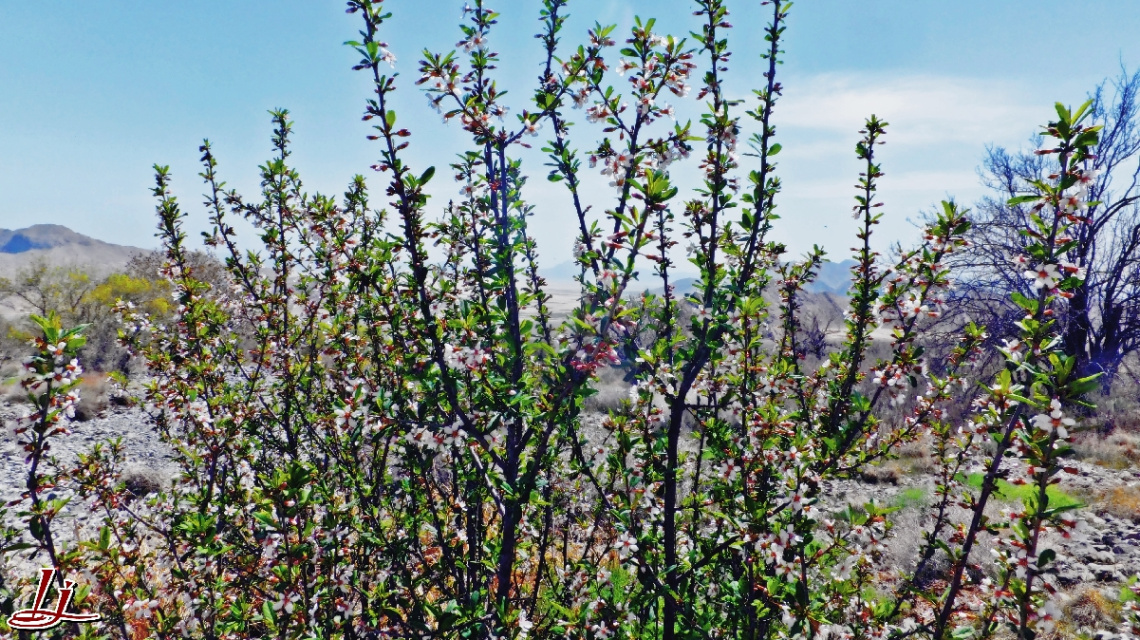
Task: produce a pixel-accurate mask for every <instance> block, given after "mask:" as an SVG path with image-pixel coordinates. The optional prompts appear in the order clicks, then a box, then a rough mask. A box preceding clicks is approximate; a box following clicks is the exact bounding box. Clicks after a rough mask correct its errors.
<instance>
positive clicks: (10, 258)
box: [0, 224, 146, 278]
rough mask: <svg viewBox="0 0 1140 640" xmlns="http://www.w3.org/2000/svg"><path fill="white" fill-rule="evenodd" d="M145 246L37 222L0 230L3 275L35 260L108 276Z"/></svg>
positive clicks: (1, 271) (0, 275) (0, 270)
mask: <svg viewBox="0 0 1140 640" xmlns="http://www.w3.org/2000/svg"><path fill="white" fill-rule="evenodd" d="M145 252H146V249H140V248H138V247H128V246H123V245H119V244H111V243H109V242H103V241H102V240H96V239H95V238H92V237H90V236H85V235H83V234H81V233H76V232H75V231H72V230H71V229H68V228H67V227H65V226H62V225H58V224H37V225H32V226H30V227H27V228H24V229H0V277H9V278H10V277H12V276H13V275H15V274H16V273H17V272H19V270H20V269H22V268H24V267H26V266H28V265H30V264H32V263H33V262H34V261H36V260H41V259H42V260H46V261H47V262H48V263H50V264H54V265H68V266H70V265H74V266H81V267H84V268H86V269H88V270H90V271H91V272H92V275H105V274H107V273H110V272H112V271H117V270H119V269H122V268H123V267H125V266H126V264H127V262H128V261H129V260H130V259H131V257H132V256H134V255H136V254H139V253H145Z"/></svg>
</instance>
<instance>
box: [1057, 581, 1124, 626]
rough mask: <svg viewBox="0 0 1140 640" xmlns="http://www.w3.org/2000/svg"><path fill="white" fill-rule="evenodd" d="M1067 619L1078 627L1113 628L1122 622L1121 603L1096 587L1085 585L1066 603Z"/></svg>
mask: <svg viewBox="0 0 1140 640" xmlns="http://www.w3.org/2000/svg"><path fill="white" fill-rule="evenodd" d="M1064 612H1065V621H1066V622H1068V623H1069V624H1070V625H1072V626H1074V627H1076V628H1077V629H1085V630H1088V631H1092V630H1095V629H1113V628H1116V626H1117V625H1118V624H1119V622H1120V603H1119V602H1117V601H1115V600H1112V599H1111V598H1109V597H1108V596H1106V595H1104V593H1102V592H1101V591H1099V590H1098V589H1096V588H1094V587H1085V588H1083V589H1081V590H1080V591H1078V592H1077V594H1076V595H1075V596H1074V597H1073V599H1072V600H1070V601H1069V602H1068V604H1066V605H1065V608H1064Z"/></svg>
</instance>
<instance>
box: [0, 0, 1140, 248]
mask: <svg viewBox="0 0 1140 640" xmlns="http://www.w3.org/2000/svg"><path fill="white" fill-rule="evenodd" d="M537 5H538V3H537V2H534V1H533V0H530V1H524V0H501V1H500V3H499V4H496V5H492V6H494V7H495V8H496V9H497V10H501V11H503V12H504V14H505V15H504V18H503V22H502V24H501V26H500V27H499V29H498V31H497V33H493V34H492V44H493V46H494V48H495V49H496V50H497V51H499V52H500V54H502V58H503V63H502V64H501V72H502V76H501V77H502V78H503V80H502V84H503V85H504V86H505V87H506V88H507V89H509V90H512V89H513V90H514V93H515V95H516V96H517V97H519V98H524V97H525V96H527V95H528V93H529V86H530V85H529V84H528V83H530V82H531V81H532V80H533V78H534V76H535V75H536V71H537V60H538V58H537V53H538V42H537V41H536V40H534V39H533V38H531V37H530V35H531V34H533V33H534V31H535V30H536V27H537V24H538V23H537V21H536V18H537ZM758 5H759V2H758V1H755V0H752V1H749V2H736V3H731V2H730V4H729V6H730V7H738V8H739V9H738V10H737V9H734V12H733V15H732V17H731V21H732V23H733V24H734V26H735V28H734V29H733V30H732V31H731V32H730V37H731V38H732V43H733V50H734V51H736V53H735V54H734V57H733V59H732V62H731V65H732V72H731V75H730V85H729V86H730V89H731V90H732V91H734V92H736V93H737V94H738V95H741V96H745V95H747V93H748V88H749V87H750V86H751V85H753V84H756V83H758V82H759V80H760V78H759V71H758V69H759V60H758V58H757V53H758V47H759V45H760V42H759V40H758V38H759V35H760V30H761V28H762V26H763V22H764V21H765V20H766V16H765V15H764V14H762V13H761V12H760V8H759V6H758ZM389 6H390V8H391V10H392V11H394V12H395V14H396V16H395V17H394V18H393V20H392V21H391V22H390V24H389V27H390V29H389V31H388V33H386V34H385V38H386V39H387V40H388V42H389V44H390V45H391V47H390V48H391V49H392V50H393V51H394V53H395V54H396V55H397V56H398V62H397V64H396V68H397V69H396V70H397V71H400V72H401V73H402V74H403V76H402V83H401V87H402V91H401V95H400V98H399V103H398V105H399V108H398V110H399V111H400V114H401V115H400V117H401V122H402V123H404V124H407V125H408V126H409V127H410V128H411V129H412V131H413V134H414V135H413V138H412V147H411V155H410V156H409V159H410V160H411V162H412V163H413V165H414V166H421V167H424V166H427V165H428V164H435V165H437V166H439V167H441V168H442V167H443V166H444V165H446V164H447V163H448V162H450V161H451V160H452V158H453V157H454V156H453V155H451V154H453V153H454V152H458V151H459V150H461V149H462V148H463V147H462V138H461V132H460V131H459V130H458V129H457V128H454V127H453V128H450V129H449V128H448V127H445V126H444V125H443V124H442V123H441V122H440V119H439V118H438V116H436V114H434V112H431V111H429V110H427V109H426V107H425V101H424V99H423V96H421V95H419V91H418V89H417V88H416V87H415V86H414V85H413V82H412V81H413V80H414V79H415V77H416V76H417V74H416V62H417V61H418V59H419V51H420V50H421V49H422V48H424V47H428V48H431V49H433V50H437V51H439V50H449V49H450V48H452V47H453V46H454V43H455V42H456V41H457V40H458V39H459V31H458V29H457V27H456V23H457V22H458V20H459V16H460V11H461V8H462V6H463V3H462V0H460V1H453V0H418V1H417V2H407V1H404V0H389ZM570 13H571V16H572V18H571V21H570V23H569V25H568V28H567V30H566V32H565V33H564V38H563V41H564V43H565V44H566V45H570V44H576V43H577V42H579V41H582V40H583V39H584V38H585V30H586V28H587V27H589V26H590V25H592V23H593V21H594V20H599V21H601V22H603V23H617V24H618V25H619V31H618V33H619V34H620V33H624V31H625V30H627V29H628V27H629V25H630V24H631V23H632V19H633V16H634V15H641V16H643V17H649V16H658V17H659V18H660V20H659V25H658V29H657V30H658V31H660V32H666V33H678V34H681V33H686V32H687V31H689V30H690V29H691V28H692V26H693V22H692V20H693V19H694V18H692V16H691V5H690V4H689V3H685V2H679V1H673V0H668V1H661V2H649V1H647V0H625V1H618V0H572V1H571V4H570ZM357 20H358V19H357V18H356V17H355V16H350V15H346V14H345V13H344V11H343V3H341V2H339V1H332V0H329V1H325V0H320V1H315V0H272V1H270V0H243V1H241V2H226V1H221V0H213V1H207V0H197V1H194V2H180V3H172V2H149V3H140V2H127V1H126V0H102V1H100V2H90V3H51V4H48V3H38V2H14V1H8V2H3V3H0V227H3V228H17V227H23V226H28V225H31V224H35V223H39V222H50V223H59V224H65V225H67V226H69V227H71V228H73V229H75V230H77V231H79V232H81V233H85V234H88V235H91V236H95V237H97V238H100V239H103V240H107V241H110V242H116V243H121V244H130V245H137V246H144V247H153V246H156V243H157V241H156V240H155V238H154V220H155V219H154V202H153V200H152V198H151V196H150V194H149V191H148V189H149V188H150V187H151V186H152V182H153V178H152V170H151V165H152V164H154V163H156V162H157V163H161V164H169V165H171V169H172V172H173V174H174V177H175V187H176V192H177V194H178V195H179V196H180V199H181V200H182V202H183V205H184V207H185V208H186V209H187V211H189V212H190V214H191V221H190V222H189V223H188V229H189V230H191V231H199V230H202V229H204V228H205V225H204V219H205V214H204V210H203V209H202V208H201V206H200V205H199V202H200V200H201V197H200V194H201V193H202V192H203V189H202V186H201V183H200V180H199V179H198V177H197V173H198V171H199V165H198V152H197V148H198V145H199V143H200V142H201V139H202V138H204V137H208V138H209V139H210V140H211V142H212V143H213V144H214V147H215V151H216V154H217V156H218V158H219V161H220V162H221V171H222V174H223V176H224V177H225V179H226V180H227V181H228V182H229V183H230V185H231V186H233V187H236V188H238V189H239V191H242V192H244V193H246V194H247V196H253V195H254V194H255V193H256V191H257V184H258V180H257V165H258V164H259V163H260V162H262V161H264V160H265V159H266V158H267V157H268V154H269V135H270V125H269V119H268V115H267V113H266V112H267V110H268V109H270V108H273V107H286V108H289V109H290V110H291V112H292V114H293V117H294V119H295V122H296V125H295V132H296V133H295V137H294V142H295V145H294V151H295V155H294V156H293V160H294V163H295V165H296V166H297V167H298V168H299V170H300V171H301V174H302V177H303V178H304V180H305V182H306V185H307V186H308V187H309V189H310V190H311V191H321V192H326V193H340V192H341V191H343V189H344V186H345V185H346V184H347V183H348V180H349V178H350V177H351V176H352V175H353V174H356V173H365V174H366V175H368V174H370V173H371V172H369V171H368V169H367V167H368V166H369V165H370V164H372V163H373V162H375V160H376V157H377V151H378V150H377V148H376V147H375V143H370V142H368V141H367V140H365V137H364V136H365V135H366V134H367V133H368V130H367V125H366V124H365V123H362V122H361V121H360V114H361V111H362V104H363V100H364V99H365V98H366V97H367V95H368V91H369V86H368V84H367V79H366V77H365V76H364V74H361V73H354V72H352V71H351V69H350V67H351V65H352V64H353V63H354V62H355V56H354V54H353V53H352V52H351V51H350V50H349V49H348V48H347V47H344V46H342V44H341V43H342V42H344V41H345V40H348V39H350V38H352V37H354V35H355V32H356V29H357V28H358V25H357ZM1138 28H1140V2H1136V1H1135V0H1099V1H1092V0H1089V1H1087V2H1081V3H1073V2H1061V1H1054V0H1005V1H1003V2H993V1H992V0H955V1H953V2H950V1H946V0H940V1H934V0H864V1H857V0H801V1H800V2H797V3H796V4H795V6H794V7H793V9H792V12H791V19H790V22H789V28H788V32H787V40H786V45H785V50H786V59H787V64H785V65H784V66H783V67H782V68H781V71H780V73H781V74H782V77H781V80H782V82H783V83H784V85H785V87H786V92H785V98H784V100H783V102H782V103H781V104H780V107H779V108H778V111H777V116H776V121H777V124H778V126H779V137H780V141H781V142H782V144H783V146H784V149H785V151H784V152H783V153H782V154H781V156H780V161H781V165H780V169H779V170H780V174H781V175H782V177H783V178H784V181H785V191H784V193H783V195H782V200H781V201H780V202H781V204H780V213H781V214H782V215H783V220H782V221H781V222H780V223H779V227H778V231H777V237H779V238H780V239H781V240H783V241H785V242H787V243H788V244H789V246H790V247H791V248H792V249H793V250H795V251H797V252H798V251H802V250H805V249H807V248H809V247H810V246H811V244H813V243H816V242H818V243H822V244H824V245H825V246H826V247H827V248H828V249H829V251H830V252H832V254H833V257H834V258H835V259H841V258H842V257H844V256H843V254H845V253H846V249H847V247H848V246H850V244H851V240H852V235H851V233H852V231H853V226H852V225H853V222H852V221H851V219H850V216H849V215H848V214H849V212H850V209H851V204H852V200H851V197H852V195H853V189H852V185H853V184H854V181H855V179H856V174H857V172H858V171H859V165H858V163H857V161H856V160H855V159H854V153H853V149H854V143H855V141H856V139H857V136H858V134H857V133H856V132H857V130H858V129H859V127H860V125H861V123H862V120H863V118H864V117H865V116H867V115H869V114H871V113H875V114H877V115H879V116H880V117H881V118H883V119H885V120H887V121H889V122H890V123H891V125H892V126H891V127H890V130H889V134H888V136H887V140H888V144H887V146H885V147H884V148H883V151H882V156H881V157H882V161H883V168H884V171H885V173H886V177H885V178H884V179H883V181H882V190H881V196H882V199H883V201H884V202H886V204H887V206H886V208H885V209H884V211H885V212H886V213H887V216H888V223H887V224H885V225H884V226H883V227H882V230H881V236H880V246H884V245H885V243H886V241H887V240H893V239H904V240H906V239H909V238H912V237H913V235H914V231H913V228H912V227H911V226H910V225H909V224H908V223H907V222H906V220H907V218H908V217H913V216H914V215H915V214H916V213H917V212H918V211H919V210H921V209H924V208H929V207H931V206H932V205H934V204H935V203H937V202H938V201H939V200H941V199H943V198H945V197H947V196H954V197H956V198H957V199H958V200H959V201H962V202H964V203H969V202H972V201H973V200H975V199H976V198H978V197H979V196H981V195H982V193H983V192H982V191H981V188H980V186H979V185H978V180H977V176H976V173H975V170H976V167H977V165H978V164H979V161H980V159H981V157H982V154H983V152H984V148H985V145H986V144H987V143H997V144H1002V145H1007V146H1017V145H1021V144H1027V142H1028V139H1029V136H1030V135H1031V134H1032V133H1033V132H1034V131H1035V130H1036V127H1037V125H1039V124H1043V123H1044V122H1045V121H1046V120H1048V118H1049V117H1050V115H1051V114H1052V103H1053V102H1054V101H1057V100H1060V101H1064V102H1067V103H1079V102H1081V101H1082V100H1083V98H1084V95H1085V94H1086V93H1087V92H1088V91H1090V90H1091V89H1092V88H1093V87H1094V86H1095V85H1096V84H1097V83H1098V82H1099V81H1101V80H1102V79H1104V78H1105V77H1106V76H1110V75H1113V74H1115V73H1117V72H1118V71H1119V68H1120V65H1121V64H1124V65H1126V66H1127V67H1128V68H1130V69H1132V68H1135V67H1136V66H1140V41H1138V40H1137V38H1136V37H1135V34H1136V32H1137V29H1138ZM524 36H525V37H524ZM615 82H618V79H615ZM508 100H509V98H508ZM514 104H515V106H514V109H513V111H514V112H516V113H517V112H518V111H520V110H521V109H522V108H524V107H525V106H526V105H525V104H523V103H522V102H521V100H520V101H519V102H516V103H514ZM572 119H575V120H579V121H581V120H584V117H583V116H582V115H581V113H580V112H573V115H572ZM589 142H590V141H588V140H584V141H583V142H581V143H580V146H582V147H584V146H586V145H587V144H588V143H589ZM527 159H528V161H530V162H531V164H530V166H531V171H530V175H531V176H532V177H533V178H535V180H533V181H532V183H531V184H532V185H533V188H532V189H531V190H530V192H529V198H530V200H531V201H532V202H534V203H536V204H537V205H539V213H538V215H537V216H536V219H535V223H534V229H535V234H536V236H537V237H538V240H539V243H540V249H541V251H542V252H543V254H544V255H545V256H546V257H547V259H548V263H552V262H560V261H562V260H565V259H567V258H568V256H569V251H570V243H569V242H568V241H567V240H566V238H567V237H568V233H569V232H570V230H572V229H573V221H572V220H571V219H570V218H569V217H568V216H567V215H566V214H567V213H568V210H567V208H566V206H565V204H564V199H563V198H562V197H561V196H562V192H561V191H559V188H558V187H557V186H556V185H549V184H547V183H546V181H545V180H543V179H542V176H543V175H545V171H544V170H543V168H541V166H540V164H539V163H540V162H541V159H540V158H537V157H535V158H531V157H528V158H527ZM535 160H538V162H535ZM694 168H695V167H694ZM446 176H448V172H441V173H440V174H439V177H437V179H436V181H435V184H434V185H433V186H434V187H435V189H436V198H435V199H434V201H433V204H435V205H436V206H442V205H443V204H445V202H446V198H448V197H450V194H453V193H455V189H454V186H453V185H451V184H449V183H448V182H447V180H446V179H444V178H446ZM371 182H372V184H373V185H374V189H376V187H379V186H380V183H379V182H378V181H377V180H375V179H374V178H373V179H372V180H371ZM381 194H382V190H380V189H376V190H375V200H374V201H375V202H376V203H379V202H380V200H381V197H380V196H381Z"/></svg>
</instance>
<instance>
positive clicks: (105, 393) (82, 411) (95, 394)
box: [75, 373, 114, 422]
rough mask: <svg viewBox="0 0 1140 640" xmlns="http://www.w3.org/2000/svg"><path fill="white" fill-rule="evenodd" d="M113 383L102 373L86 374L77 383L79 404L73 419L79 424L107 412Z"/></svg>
mask: <svg viewBox="0 0 1140 640" xmlns="http://www.w3.org/2000/svg"><path fill="white" fill-rule="evenodd" d="M113 388H114V381H113V380H111V378H110V377H109V376H108V375H107V374H104V373H87V374H84V375H83V377H82V378H80V381H79V403H78V404H76V406H75V419H76V420H79V421H80V422H84V421H86V420H91V419H92V418H96V417H98V416H99V414H100V413H102V412H104V411H106V410H107V405H108V404H109V403H110V400H109V398H110V395H111V390H112V389H113Z"/></svg>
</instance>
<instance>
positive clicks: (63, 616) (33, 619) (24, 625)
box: [8, 569, 99, 631]
mask: <svg viewBox="0 0 1140 640" xmlns="http://www.w3.org/2000/svg"><path fill="white" fill-rule="evenodd" d="M54 577H55V569H40V587H39V589H38V590H37V591H36V601H35V603H33V604H32V608H31V609H20V610H19V611H17V612H15V613H13V614H12V615H10V616H8V626H9V627H11V628H13V629H21V630H25V631H38V630H43V629H51V628H52V627H54V626H56V625H58V624H60V623H61V622H95V621H96V620H99V614H97V613H72V612H70V611H68V610H67V605H68V604H69V603H70V602H71V596H72V594H74V593H75V583H74V582H73V581H71V580H64V581H63V588H62V589H60V590H59V602H57V603H56V605H55V610H54V611H53V610H51V609H44V608H43V604H44V600H45V599H46V598H47V592H48V588H49V587H51V581H52V578H54Z"/></svg>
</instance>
